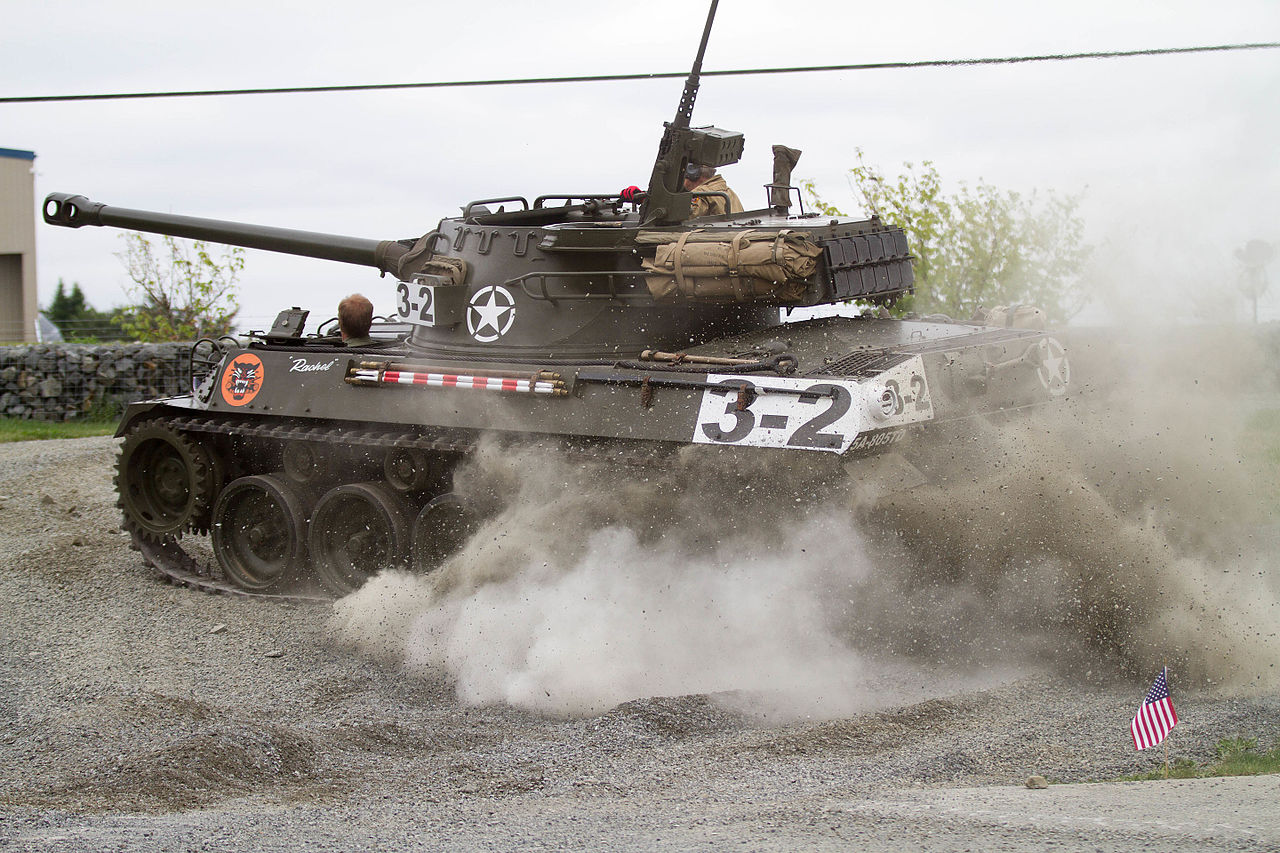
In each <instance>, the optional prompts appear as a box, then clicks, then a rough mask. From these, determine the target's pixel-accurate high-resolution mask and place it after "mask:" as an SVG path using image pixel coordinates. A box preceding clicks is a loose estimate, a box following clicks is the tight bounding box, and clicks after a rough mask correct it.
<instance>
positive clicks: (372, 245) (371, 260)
mask: <svg viewBox="0 0 1280 853" xmlns="http://www.w3.org/2000/svg"><path fill="white" fill-rule="evenodd" d="M44 221H45V222H48V223H49V224H50V225H61V226H63V227H65V228H79V227H81V226H83V225H98V226H103V225H105V226H109V227H112V228H125V229H128V230H130V231H146V232H149V233H152V234H167V235H168V236H170V237H186V238H189V239H192V240H205V241H208V242H211V243H225V244H227V245H229V246H243V247H245V248H246V249H265V250H266V251H268V252H282V253H284V254H288V255H302V256H304V257H308V258H320V259H322V260H326V261H340V262H342V263H344V264H358V265H360V266H366V267H374V268H376V269H381V270H383V271H385V272H390V273H393V274H394V273H396V272H397V269H398V266H397V263H396V262H397V261H398V260H399V259H400V257H401V256H403V255H404V254H405V253H407V252H408V251H409V247H407V246H405V245H404V244H403V243H399V242H396V241H392V240H370V239H366V238H363V237H347V236H343V235H341V234H323V233H319V232H316V231H297V230H294V229H292V228H274V227H271V226H266V225H247V224H245V223H242V222H228V221H226V220H222V219H202V218H200V217H197V216H179V215H176V214H172V213H156V212H154V211H150V210H132V209H130V208H127V207H113V206H109V205H106V204H103V203H102V202H97V201H90V200H89V199H87V198H85V197H84V196H82V195H73V194H71V193H50V194H49V195H48V197H46V198H45V200H44Z"/></svg>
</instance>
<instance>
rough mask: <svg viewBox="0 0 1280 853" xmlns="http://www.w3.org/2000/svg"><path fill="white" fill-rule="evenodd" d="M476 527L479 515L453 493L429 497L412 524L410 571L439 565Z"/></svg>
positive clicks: (429, 568) (473, 532)
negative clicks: (411, 560) (411, 562)
mask: <svg viewBox="0 0 1280 853" xmlns="http://www.w3.org/2000/svg"><path fill="white" fill-rule="evenodd" d="M479 528H480V516H479V514H477V513H476V512H475V511H474V510H473V509H472V508H471V507H469V506H468V505H467V503H466V502H465V501H464V500H463V499H462V498H460V497H458V496H457V495H455V494H454V493H453V492H446V493H445V494H443V495H440V496H439V497H436V498H432V499H431V500H430V501H428V502H427V505H426V506H424V507H423V508H422V512H420V513H418V519H417V521H415V522H414V523H413V570H414V571H415V572H430V571H434V570H435V569H438V568H440V564H441V563H443V562H444V561H445V559H446V558H447V557H449V556H450V555H451V554H453V553H454V552H456V551H457V550H458V549H459V548H461V547H462V545H463V543H465V542H466V541H467V540H468V539H470V538H471V537H472V536H473V535H475V532H476V530H478V529H479Z"/></svg>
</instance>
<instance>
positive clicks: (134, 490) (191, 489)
mask: <svg viewBox="0 0 1280 853" xmlns="http://www.w3.org/2000/svg"><path fill="white" fill-rule="evenodd" d="M214 477H215V473H214V470H213V466H212V465H211V463H210V461H209V456H208V454H207V453H206V452H205V450H204V448H202V447H201V446H200V445H199V444H196V443H195V442H194V441H192V440H190V439H188V438H187V437H186V436H184V435H182V434H181V433H179V432H177V431H176V430H173V429H170V428H169V427H166V426H163V425H161V424H146V425H143V426H141V427H138V428H137V429H134V430H133V431H131V432H130V433H129V434H128V435H127V436H126V437H125V440H124V445H123V446H122V447H121V449H120V462H119V464H118V466H117V468H116V491H117V492H118V493H119V500H118V503H119V505H120V508H121V509H122V510H124V514H125V517H126V518H127V519H129V520H130V521H132V522H134V523H135V524H136V525H137V526H138V528H139V530H140V531H141V532H142V534H143V535H144V536H146V537H148V538H150V539H162V538H164V537H165V536H169V535H176V534H180V533H181V532H182V531H183V530H185V529H187V527H188V526H191V525H195V526H203V525H205V524H207V523H208V510H209V498H210V495H211V494H212V492H213V488H214V483H213V479H214Z"/></svg>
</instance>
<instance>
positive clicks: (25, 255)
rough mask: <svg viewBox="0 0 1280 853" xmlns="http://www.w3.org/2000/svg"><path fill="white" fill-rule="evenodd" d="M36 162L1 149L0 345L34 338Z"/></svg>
mask: <svg viewBox="0 0 1280 853" xmlns="http://www.w3.org/2000/svg"><path fill="white" fill-rule="evenodd" d="M35 160H36V155H35V152H34V151H19V150H17V149H14V148H0V343H11V342H17V341H34V340H35V339H36V335H35V322H36V312H37V311H38V310H39V308H38V301H37V300H38V296H37V292H36V210H35V200H36V178H35V171H36V170H35Z"/></svg>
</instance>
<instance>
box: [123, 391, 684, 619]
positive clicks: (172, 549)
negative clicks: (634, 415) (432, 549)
mask: <svg viewBox="0 0 1280 853" xmlns="http://www.w3.org/2000/svg"><path fill="white" fill-rule="evenodd" d="M141 425H147V426H152V425H159V426H164V427H167V428H169V429H172V430H173V431H175V432H177V433H180V434H191V433H197V434H205V435H225V436H234V437H236V438H249V439H257V440H266V441H277V442H281V443H284V442H289V441H307V442H323V443H326V444H332V445H335V446H343V447H352V446H355V447H369V448H398V449H401V448H403V449H415V450H423V451H431V452H449V453H457V454H461V455H464V456H465V455H466V454H469V453H471V452H473V451H474V450H475V448H476V439H475V437H468V436H463V435H457V436H434V437H431V436H425V435H420V434H417V433H414V432H408V431H404V430H390V429H370V428H354V429H348V428H346V427H345V426H341V427H339V426H315V425H307V424H296V423H292V424H291V423H284V424H281V423H254V422H253V421H248V420H240V419H234V420H230V419H226V418H208V417H201V416H194V415H160V416H155V417H150V418H147V419H145V420H143V421H140V422H139V423H138V424H135V425H132V426H131V427H130V429H131V430H132V429H136V428H137V427H138V426H141ZM556 446H557V448H558V449H559V450H560V451H561V452H565V453H570V454H575V455H578V456H581V457H583V458H588V459H594V460H598V461H603V462H610V463H614V464H621V465H625V466H639V467H655V466H660V465H662V464H663V460H664V459H665V458H666V457H667V455H668V454H669V452H670V450H669V449H668V448H665V447H663V446H661V445H656V446H649V445H640V444H637V445H635V446H632V445H630V444H620V443H585V442H572V443H570V442H565V441H560V442H557V443H556ZM120 527H121V530H123V531H124V532H126V533H128V534H129V536H130V539H131V544H130V548H131V549H132V550H134V551H137V552H138V553H139V554H140V555H141V556H142V560H143V563H144V564H145V565H146V566H147V567H148V568H151V569H153V570H155V571H156V572H158V573H159V574H160V576H161V577H162V578H163V579H164V580H166V581H168V582H169V583H172V584H174V585H175V586H183V587H187V588H190V589H194V590H199V591H200V592H205V593H209V594H212V595H234V596H239V597H242V598H256V599H273V600H275V601H287V602H294V603H302V604H328V603H330V602H332V601H334V600H335V597H334V596H333V595H330V594H329V593H328V592H327V591H325V590H323V589H321V588H319V587H318V586H317V590H315V591H310V590H309V591H306V592H297V591H288V592H284V591H282V592H259V591H254V590H247V589H242V588H240V587H238V586H236V585H235V584H233V583H231V582H230V581H228V580H227V579H226V577H225V576H224V574H223V571H222V569H221V567H220V566H218V565H217V562H216V560H211V561H202V560H197V559H196V558H194V557H192V556H191V555H190V554H188V553H187V551H186V549H185V548H183V547H182V544H181V541H180V539H181V537H180V535H168V536H163V537H158V538H157V537H154V536H153V535H151V534H148V533H146V532H145V531H143V530H142V529H141V528H140V527H139V526H138V525H137V524H136V523H134V522H133V521H131V520H130V519H129V518H128V516H127V515H126V516H125V518H124V520H123V521H122V522H121V526H120ZM188 532H191V533H197V534H201V533H207V531H206V530H189V531H188Z"/></svg>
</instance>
